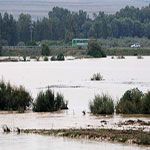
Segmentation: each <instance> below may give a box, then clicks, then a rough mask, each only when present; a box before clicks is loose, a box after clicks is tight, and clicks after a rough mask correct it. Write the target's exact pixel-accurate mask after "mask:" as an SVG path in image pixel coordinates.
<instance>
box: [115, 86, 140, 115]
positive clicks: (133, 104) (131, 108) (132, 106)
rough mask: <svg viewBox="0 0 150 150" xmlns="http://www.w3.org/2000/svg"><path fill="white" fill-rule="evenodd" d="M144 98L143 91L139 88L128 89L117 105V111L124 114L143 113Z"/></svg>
mask: <svg viewBox="0 0 150 150" xmlns="http://www.w3.org/2000/svg"><path fill="white" fill-rule="evenodd" d="M142 98H143V92H142V91H140V90H139V89H137V88H135V89H131V90H128V91H126V92H125V93H124V95H123V96H122V98H121V99H120V101H119V102H118V104H117V106H116V112H117V113H123V114H137V113H141V112H142Z"/></svg>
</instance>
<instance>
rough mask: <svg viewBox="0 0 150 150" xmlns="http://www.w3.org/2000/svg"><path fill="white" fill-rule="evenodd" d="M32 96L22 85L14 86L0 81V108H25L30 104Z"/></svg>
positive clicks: (16, 109)
mask: <svg viewBox="0 0 150 150" xmlns="http://www.w3.org/2000/svg"><path fill="white" fill-rule="evenodd" d="M32 100H33V99H32V97H31V95H30V93H29V92H28V91H26V90H25V88H24V87H22V86H20V87H19V88H18V87H15V86H12V85H10V83H5V82H4V81H0V110H14V111H19V110H22V112H23V111H24V110H26V109H27V108H28V107H29V106H31V104H32Z"/></svg>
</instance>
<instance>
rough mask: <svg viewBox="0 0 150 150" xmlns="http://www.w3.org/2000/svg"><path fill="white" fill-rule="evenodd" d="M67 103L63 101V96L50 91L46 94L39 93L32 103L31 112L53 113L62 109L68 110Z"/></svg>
mask: <svg viewBox="0 0 150 150" xmlns="http://www.w3.org/2000/svg"><path fill="white" fill-rule="evenodd" d="M67 105H68V102H67V101H65V100H64V96H63V95H62V94H60V93H57V94H56V96H55V94H54V92H53V91H52V90H50V89H48V90H46V92H42V91H41V92H40V93H39V94H38V96H37V98H36V100H35V102H34V103H33V111H35V112H53V111H57V110H62V109H68V106H67Z"/></svg>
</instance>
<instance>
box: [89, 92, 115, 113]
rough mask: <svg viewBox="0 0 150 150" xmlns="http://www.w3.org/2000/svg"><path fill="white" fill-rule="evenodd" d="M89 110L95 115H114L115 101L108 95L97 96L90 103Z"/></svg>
mask: <svg viewBox="0 0 150 150" xmlns="http://www.w3.org/2000/svg"><path fill="white" fill-rule="evenodd" d="M89 108H90V111H91V113H93V114H113V113H114V102H113V99H112V98H111V97H110V96H108V95H105V94H103V95H102V96H100V95H96V96H95V97H94V100H93V101H92V102H90V104H89Z"/></svg>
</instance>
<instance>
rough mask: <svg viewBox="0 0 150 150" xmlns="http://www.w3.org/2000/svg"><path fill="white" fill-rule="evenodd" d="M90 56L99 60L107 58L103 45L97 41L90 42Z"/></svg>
mask: <svg viewBox="0 0 150 150" xmlns="http://www.w3.org/2000/svg"><path fill="white" fill-rule="evenodd" d="M87 54H88V55H90V56H93V57H96V58H99V57H106V54H105V52H104V51H103V50H102V47H101V45H100V44H99V43H98V42H97V41H96V40H90V41H89V42H88V53H87Z"/></svg>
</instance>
